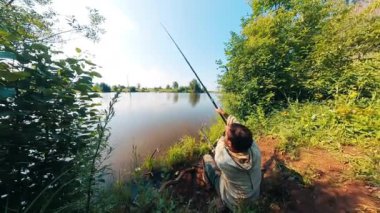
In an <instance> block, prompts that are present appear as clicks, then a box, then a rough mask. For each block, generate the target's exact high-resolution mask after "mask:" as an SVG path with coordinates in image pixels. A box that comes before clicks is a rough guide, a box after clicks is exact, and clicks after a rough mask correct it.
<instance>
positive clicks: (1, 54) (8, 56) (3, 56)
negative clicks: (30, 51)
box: [0, 51, 16, 60]
mask: <svg viewBox="0 0 380 213" xmlns="http://www.w3.org/2000/svg"><path fill="white" fill-rule="evenodd" d="M0 59H13V60H15V59H16V55H15V54H14V53H11V52H7V51H0Z"/></svg>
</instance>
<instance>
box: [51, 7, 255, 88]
mask: <svg viewBox="0 0 380 213" xmlns="http://www.w3.org/2000/svg"><path fill="white" fill-rule="evenodd" d="M70 1H71V0H68V1H65V3H64V4H63V3H58V5H57V8H61V9H60V10H61V11H63V12H62V13H65V12H66V13H67V14H69V13H70V12H73V8H72V6H71V5H72V4H71V3H70ZM77 2H78V1H73V2H72V3H73V4H76V6H77V7H78V6H80V5H78V3H77ZM84 2H86V0H84ZM87 3H88V5H89V6H91V7H95V8H98V9H99V10H100V13H101V14H103V15H104V16H105V18H106V19H107V21H106V23H105V25H104V28H105V29H106V30H107V34H105V35H104V36H103V38H102V41H101V42H100V43H99V44H96V45H94V46H92V47H88V46H86V43H85V42H82V41H79V42H77V43H75V42H74V44H72V45H74V46H80V47H81V48H82V49H86V48H88V49H89V51H91V52H93V53H94V54H95V55H96V60H95V61H96V62H97V63H98V64H100V65H102V66H103V70H102V71H101V73H102V75H103V79H101V80H100V81H105V82H106V83H109V84H124V85H126V82H127V78H128V81H129V83H130V85H136V84H137V83H140V84H141V85H142V86H143V87H145V86H146V87H152V86H165V85H167V84H170V85H171V84H172V82H173V81H178V83H179V84H180V85H187V84H188V83H189V82H190V81H191V80H192V79H193V78H195V76H194V75H193V74H192V72H191V71H190V69H189V68H188V66H187V64H186V62H185V61H184V60H183V59H182V57H181V55H180V54H179V52H178V51H177V49H176V48H175V46H174V45H173V44H172V42H171V41H170V39H169V37H168V36H167V35H166V33H165V32H164V31H163V29H162V28H161V26H160V23H163V24H164V25H165V26H166V27H167V28H168V30H169V31H170V33H171V34H172V36H173V37H174V39H175V40H176V41H177V43H178V44H179V45H180V47H181V48H182V50H183V52H184V53H185V55H186V56H187V58H188V59H189V61H190V62H191V64H192V65H193V67H194V68H195V70H196V71H197V72H198V74H199V76H200V78H201V79H202V81H203V82H204V83H205V85H206V87H208V88H209V89H211V90H214V89H216V87H217V82H216V80H217V75H218V74H219V71H218V70H217V65H216V64H215V60H217V59H222V60H224V58H225V57H224V48H225V42H227V41H228V40H229V38H230V32H231V31H235V32H238V31H240V29H241V28H240V24H241V18H242V17H246V16H248V15H249V14H250V13H251V8H250V6H249V5H248V2H247V0H191V1H184V0H177V1H174V0H160V1H157V0H140V1H136V0H110V1H102V0H93V1H87ZM59 4H60V5H59ZM85 5H86V4H84V5H83V6H85ZM65 8H66V9H65ZM66 10H67V11H66ZM74 12H75V11H74ZM77 12H78V11H77ZM83 45H84V46H85V47H83ZM66 48H73V47H71V45H68V46H67V47H66Z"/></svg>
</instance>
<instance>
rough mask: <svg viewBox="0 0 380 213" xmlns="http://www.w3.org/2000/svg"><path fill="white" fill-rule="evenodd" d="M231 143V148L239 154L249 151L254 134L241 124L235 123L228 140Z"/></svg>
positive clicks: (230, 129)
mask: <svg viewBox="0 0 380 213" xmlns="http://www.w3.org/2000/svg"><path fill="white" fill-rule="evenodd" d="M227 139H228V140H229V141H231V146H232V148H233V149H235V150H236V151H238V152H245V151H247V150H248V149H249V148H250V147H251V145H252V143H253V139H252V132H251V131H250V130H249V129H248V128H247V127H246V126H243V125H241V124H237V123H233V124H231V125H230V128H229V134H228V138H227Z"/></svg>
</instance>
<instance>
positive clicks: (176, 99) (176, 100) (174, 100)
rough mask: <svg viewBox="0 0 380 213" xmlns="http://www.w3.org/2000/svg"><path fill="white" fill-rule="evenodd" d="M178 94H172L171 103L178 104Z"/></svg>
mask: <svg viewBox="0 0 380 213" xmlns="http://www.w3.org/2000/svg"><path fill="white" fill-rule="evenodd" d="M178 97H179V96H178V93H174V96H173V103H177V102H178Z"/></svg>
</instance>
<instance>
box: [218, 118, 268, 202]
mask: <svg viewBox="0 0 380 213" xmlns="http://www.w3.org/2000/svg"><path fill="white" fill-rule="evenodd" d="M231 120H235V121H236V119H235V118H234V117H232V116H230V117H229V118H228V122H231ZM234 123H236V122H234ZM215 162H216V164H217V166H218V167H219V169H220V170H221V177H220V183H219V189H220V196H221V198H222V200H223V202H224V203H225V204H226V205H227V207H228V208H230V209H234V208H235V207H237V206H238V205H239V204H241V203H247V202H251V201H254V200H255V199H257V198H258V196H259V194H260V182H261V154H260V151H259V149H258V147H257V145H256V142H255V141H253V143H252V146H251V148H250V149H249V150H248V151H247V152H245V153H232V152H231V151H230V150H228V148H227V147H226V146H225V143H224V136H222V137H221V138H220V139H219V141H218V144H217V146H216V148H215Z"/></svg>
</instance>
